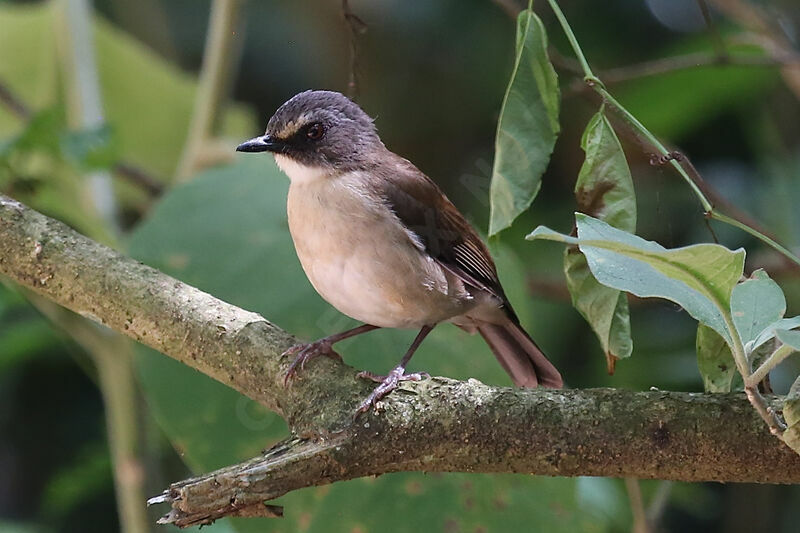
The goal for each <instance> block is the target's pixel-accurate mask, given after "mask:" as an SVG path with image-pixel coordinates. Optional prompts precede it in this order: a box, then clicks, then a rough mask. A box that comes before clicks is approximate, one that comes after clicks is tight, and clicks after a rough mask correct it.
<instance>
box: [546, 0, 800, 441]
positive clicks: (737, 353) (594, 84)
mask: <svg viewBox="0 0 800 533" xmlns="http://www.w3.org/2000/svg"><path fill="white" fill-rule="evenodd" d="M547 3H548V4H550V8H551V9H552V10H553V12H554V13H555V16H556V18H557V19H558V22H559V24H561V29H562V30H563V31H564V34H565V35H566V37H567V40H568V41H569V43H570V46H571V47H572V50H573V52H574V53H575V56H576V57H577V58H578V62H579V63H580V65H581V69H582V70H583V75H584V76H583V80H584V82H586V84H587V85H588V86H589V87H590V88H592V89H593V90H594V91H595V92H597V93H598V94H599V95H600V96H601V97H602V98H603V100H604V101H605V102H608V104H609V105H611V106H612V107H613V108H615V109H616V110H617V112H619V113H620V114H621V115H622V116H623V118H624V119H625V120H626V121H627V122H628V123H629V124H630V125H631V126H633V128H634V129H635V130H636V131H637V132H638V133H639V134H640V135H641V136H642V137H644V138H645V139H646V140H647V141H649V142H650V143H651V144H652V146H653V147H654V148H655V149H656V150H657V151H658V152H660V153H661V155H663V156H669V155H670V152H669V151H668V150H667V149H666V147H665V146H664V145H663V144H662V143H661V141H659V140H658V139H657V138H656V136H655V135H653V134H652V133H651V132H650V130H648V129H647V128H646V127H645V125H644V124H642V123H641V122H640V121H639V120H638V119H637V118H636V117H635V116H633V114H632V113H631V112H630V111H628V110H627V109H625V107H624V106H623V105H622V104H620V103H619V102H618V101H617V100H616V99H615V98H614V97H613V96H612V95H611V93H609V92H608V90H607V89H606V88H605V85H603V82H602V81H601V80H600V79H599V78H598V77H597V76H595V74H594V72H592V68H591V67H590V66H589V62H588V61H587V60H586V56H585V55H583V50H581V46H580V44H578V39H577V38H576V37H575V34H574V33H573V32H572V28H571V27H570V25H569V23H568V22H567V19H566V17H565V16H564V13H563V12H562V11H561V8H560V7H559V5H558V2H557V0H547ZM668 159H669V163H670V164H671V165H672V166H673V167H674V168H675V170H677V171H678V173H679V174H680V176H681V177H682V178H683V179H684V181H686V183H687V184H688V185H689V187H690V188H691V189H692V191H693V192H694V194H695V196H697V199H698V200H699V201H700V204H701V205H702V206H703V209H704V210H705V214H706V217H708V218H712V219H714V220H718V221H720V222H723V223H725V224H729V225H731V226H734V227H736V228H739V229H741V230H743V231H745V232H747V233H749V234H750V235H753V236H754V237H756V238H758V239H759V240H761V241H762V242H764V243H765V244H767V245H769V246H770V247H771V248H773V249H774V250H776V251H778V252H780V253H781V254H782V255H784V256H785V257H786V258H788V259H790V260H791V261H793V262H794V263H796V264H797V265H800V259H798V258H797V257H796V256H795V255H794V254H793V253H791V252H790V251H789V250H787V249H786V248H785V247H783V246H781V245H780V244H778V243H777V242H775V241H774V240H773V239H771V238H769V237H767V236H766V235H764V234H763V233H761V232H760V231H758V230H756V229H754V228H751V227H750V226H748V225H747V224H744V223H742V222H740V221H738V220H736V219H734V218H731V217H729V216H727V215H724V214H722V213H719V212H717V211H715V210H714V206H713V205H712V204H711V202H710V201H709V200H708V198H706V196H705V194H703V191H702V190H700V187H699V186H698V183H697V181H696V180H694V179H692V177H691V176H690V175H689V173H688V172H686V170H685V169H684V168H683V166H681V165H680V163H679V162H678V161H676V160H675V158H673V157H669V158H668ZM723 316H724V319H725V324H726V326H727V328H728V331H729V333H730V335H731V342H730V347H731V352H732V354H733V360H734V362H735V363H736V368H737V369H738V370H739V373H740V374H741V375H742V379H744V380H745V383H749V382H750V381H749V380H750V379H751V378H752V376H751V374H752V372H751V369H750V364H749V363H748V361H747V355H746V354H745V350H744V345H743V344H742V340H741V338H740V337H739V333H738V331H737V330H736V326H735V325H734V323H733V320H732V319H731V317H730V315H729V313H723ZM745 392H746V394H747V399H748V400H749V401H750V403H751V404H752V405H753V407H754V408H755V410H756V412H758V414H759V415H760V416H761V418H762V419H764V421H765V422H766V423H767V425H768V426H769V429H770V431H771V432H772V434H773V435H776V436H777V437H778V438H781V436H782V434H783V431H784V429H785V426H784V424H783V423H782V422H781V420H780V419H779V418H778V417H777V415H776V414H775V412H774V411H772V410H770V409H768V408H767V406H766V400H765V399H764V397H763V396H762V395H761V394H760V393H759V392H758V389H757V388H756V387H754V386H746V387H745Z"/></svg>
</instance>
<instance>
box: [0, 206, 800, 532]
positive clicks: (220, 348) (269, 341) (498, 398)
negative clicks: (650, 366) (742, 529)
mask: <svg viewBox="0 0 800 533" xmlns="http://www.w3.org/2000/svg"><path fill="white" fill-rule="evenodd" d="M0 273H2V274H4V275H5V276H8V278H10V279H11V280H13V281H14V282H16V283H18V284H20V285H23V286H25V287H27V288H29V289H31V290H33V291H35V292H37V293H39V294H40V295H42V296H44V297H46V298H48V299H51V300H53V301H55V302H57V303H59V304H61V305H62V306H64V307H67V308H69V309H71V310H73V311H75V312H77V313H80V314H82V315H84V316H87V317H89V318H92V319H94V320H96V321H98V322H101V323H103V324H105V325H107V326H108V327H110V328H112V329H114V330H116V331H119V332H121V333H124V334H125V335H128V336H129V337H132V338H134V339H136V340H138V341H140V342H142V343H143V344H146V345H148V346H150V347H152V348H155V349H157V350H159V351H161V352H163V353H164V354H166V355H169V356H170V357H173V358H175V359H177V360H179V361H182V362H184V363H185V364H187V365H189V366H191V367H193V368H195V369H197V370H199V371H201V372H203V373H205V374H207V375H209V376H211V377H213V378H215V379H217V380H219V381H221V382H222V383H225V384H227V385H229V386H231V387H233V388H234V389H236V390H238V391H239V392H241V393H242V394H244V395H246V396H248V397H250V398H252V399H254V400H256V401H258V402H260V403H261V404H263V405H265V406H266V407H268V408H269V409H272V410H273V411H275V412H277V413H279V414H280V415H281V416H283V417H284V418H285V419H286V420H287V422H288V423H289V426H290V427H291V429H292V432H293V436H292V438H291V439H290V440H288V441H286V442H285V443H283V444H282V445H281V446H280V447H279V448H274V449H273V450H271V451H269V452H267V453H266V454H265V455H263V456H259V457H256V458H254V459H252V460H250V461H248V462H246V463H243V464H241V465H235V466H231V467H228V468H226V469H223V470H220V471H217V472H214V473H212V474H208V475H205V476H201V477H199V478H195V479H191V480H187V481H183V482H180V483H176V484H174V485H173V486H172V487H170V488H169V489H168V490H167V491H165V493H164V494H163V495H162V496H160V497H157V498H155V499H154V500H153V501H154V502H169V503H171V504H172V507H173V509H172V512H171V513H170V514H169V515H168V516H167V517H165V520H166V521H169V522H174V523H176V524H179V525H182V526H187V525H195V524H201V523H206V522H208V521H210V520H214V519H216V518H220V517H222V516H231V515H236V516H245V515H246V516H265V515H275V514H276V513H277V510H276V509H275V508H272V507H266V506H264V505H263V502H264V501H265V500H269V499H272V498H275V497H277V496H279V495H281V494H285V493H286V492H289V491H292V490H295V489H297V488H301V487H307V486H312V485H321V484H326V483H331V482H334V481H338V480H345V479H352V478H355V477H360V476H366V475H378V474H383V473H388V472H397V471H411V470H422V471H437V472H456V471H457V472H518V473H527V474H540V475H552V476H577V475H593V476H615V477H637V478H660V479H675V480H683V481H742V482H763V483H797V482H800V457H798V456H797V454H795V453H794V452H792V451H791V450H790V449H788V448H787V447H785V446H783V445H782V444H781V443H780V442H777V441H776V440H775V439H773V438H771V436H770V434H769V432H768V430H767V429H766V428H765V427H764V426H763V424H762V423H761V420H760V419H759V418H758V415H757V414H756V413H754V412H753V410H752V409H751V408H750V406H749V404H748V402H747V399H746V398H745V396H744V394H741V393H735V394H726V395H708V394H689V393H674V392H663V391H647V392H629V391H622V390H609V389H597V390H562V391H552V390H527V389H513V388H505V387H491V386H487V385H484V384H482V383H480V382H479V381H476V380H469V381H466V382H459V381H454V380H450V379H445V378H432V379H428V380H424V381H421V382H417V383H407V384H403V385H402V387H401V388H400V389H399V390H397V391H395V392H394V393H392V394H391V395H390V396H388V397H387V398H386V399H385V400H384V401H382V402H379V408H378V409H377V410H376V411H374V412H371V413H368V414H367V415H365V416H363V417H362V418H360V419H359V420H358V422H357V423H353V422H352V414H353V412H354V409H355V407H356V406H357V405H358V403H359V402H360V401H361V400H363V398H364V396H365V395H366V394H367V393H368V391H369V390H370V388H371V385H370V384H369V383H367V382H365V381H364V380H359V379H357V378H356V372H355V370H353V369H352V368H350V367H348V366H346V365H344V364H341V363H338V362H335V361H333V360H329V359H326V358H322V359H320V360H316V361H314V362H313V363H312V364H309V365H308V366H307V367H306V369H305V370H304V372H303V373H302V375H301V376H300V378H299V379H297V380H295V381H293V382H292V384H291V385H290V386H289V387H284V384H283V375H284V372H285V370H286V368H287V366H288V364H289V361H288V360H286V359H284V358H281V356H280V354H281V353H282V352H283V351H284V350H285V349H286V348H287V347H288V346H290V345H291V344H293V343H294V342H295V339H294V338H293V337H292V336H291V335H289V334H288V333H286V332H284V331H282V330H281V329H279V328H278V327H276V326H274V325H273V324H271V323H270V322H268V321H267V320H265V319H264V318H263V317H261V316H260V315H258V314H255V313H252V312H249V311H245V310H243V309H240V308H238V307H235V306H233V305H230V304H227V303H225V302H223V301H221V300H219V299H217V298H214V297H213V296H211V295H209V294H206V293H204V292H202V291H200V290H198V289H195V288H193V287H190V286H188V285H186V284H184V283H182V282H180V281H178V280H176V279H174V278H171V277H169V276H167V275H165V274H163V273H161V272H158V271H157V270H155V269H153V268H150V267H148V266H146V265H143V264H141V263H139V262H137V261H134V260H132V259H130V258H127V257H125V256H123V255H121V254H119V253H117V252H115V251H114V250H111V249H110V248H107V247H105V246H103V245H101V244H98V243H96V242H94V241H92V240H90V239H88V238H86V237H84V236H82V235H80V234H78V233H76V232H75V231H73V230H71V229H69V228H68V227H67V226H65V225H64V224H62V223H60V222H57V221H55V220H52V219H49V218H47V217H45V216H44V215H41V214H39V213H37V212H36V211H33V210H31V209H29V208H27V207H25V206H24V205H22V204H20V203H19V202H16V201H14V200H12V199H10V198H8V197H4V196H0ZM770 402H771V405H772V407H775V408H778V406H779V404H778V402H777V401H776V400H775V399H774V398H773V399H770Z"/></svg>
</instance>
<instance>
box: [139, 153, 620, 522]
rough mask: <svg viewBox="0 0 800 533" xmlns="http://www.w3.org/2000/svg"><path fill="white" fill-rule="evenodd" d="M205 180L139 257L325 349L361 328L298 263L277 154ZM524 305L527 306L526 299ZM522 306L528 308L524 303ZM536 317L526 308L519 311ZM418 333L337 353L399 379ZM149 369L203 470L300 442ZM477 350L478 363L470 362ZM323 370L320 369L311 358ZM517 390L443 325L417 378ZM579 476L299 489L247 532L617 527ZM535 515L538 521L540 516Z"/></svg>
mask: <svg viewBox="0 0 800 533" xmlns="http://www.w3.org/2000/svg"><path fill="white" fill-rule="evenodd" d="M236 161H237V162H236V164H234V165H231V166H227V167H220V168H216V169H213V170H210V171H208V172H204V173H202V174H201V175H198V176H197V177H195V178H194V179H192V180H191V181H190V182H188V183H186V184H184V185H181V186H179V187H176V188H175V189H172V190H170V191H169V192H167V193H166V194H165V196H164V197H163V198H162V199H161V200H160V201H159V202H158V203H157V204H156V205H155V206H154V208H153V210H152V211H151V213H150V214H149V216H148V219H147V220H146V221H145V222H144V223H143V224H142V225H141V226H139V227H138V228H137V229H136V230H135V232H134V234H133V235H132V238H131V243H130V249H131V253H132V254H133V256H134V257H136V258H137V259H139V260H142V261H144V262H146V263H148V264H150V265H152V266H154V267H156V268H159V269H161V270H164V271H166V272H167V273H169V274H171V275H173V276H176V277H177V278H179V279H181V280H183V281H186V282H188V283H191V284H192V285H195V286H197V287H199V288H200V289H202V290H204V291H207V292H209V293H211V294H214V295H215V296H217V297H220V298H222V299H224V300H226V301H228V302H231V303H233V304H235V305H238V306H241V307H244V308H246V309H249V310H252V311H255V312H259V313H261V314H263V315H264V316H265V317H267V318H268V319H269V320H271V321H273V322H275V323H276V324H278V325H279V326H281V327H283V328H285V329H287V330H288V331H290V332H292V333H294V334H296V335H298V336H299V337H301V338H304V339H308V340H313V339H315V338H319V337H321V336H323V335H327V334H330V333H334V332H336V331H341V330H344V329H346V328H348V327H351V325H352V324H353V321H352V320H350V319H348V318H346V317H343V316H342V315H341V314H339V313H338V312H337V311H335V310H334V309H333V308H331V307H330V306H329V305H327V304H326V303H325V302H323V301H322V299H321V298H320V297H319V296H318V295H317V294H316V292H315V291H314V289H313V288H312V287H311V285H310V284H309V282H308V280H307V279H306V277H305V274H304V273H303V271H302V268H301V267H300V264H299V262H298V260H297V258H296V256H295V251H294V247H293V245H292V241H291V237H290V235H289V231H288V228H287V226H286V208H285V202H286V193H287V189H288V180H287V179H286V178H285V177H284V176H283V175H282V174H281V173H280V172H279V171H278V169H277V168H276V167H275V165H274V163H273V162H272V158H271V157H260V156H257V155H245V156H242V157H241V158H239V159H237V160H236ZM509 253H510V250H502V253H501V254H499V255H498V256H496V258H497V260H498V269H499V270H500V272H501V274H502V276H503V281H504V285H505V288H506V290H507V291H508V293H509V295H510V296H511V297H512V299H513V298H514V297H515V295H524V294H525V290H524V287H525V275H524V270H523V268H522V266H521V265H519V264H518V263H519V262H518V260H515V258H513V257H511V258H509V257H508V256H509ZM520 303H524V302H520ZM515 305H516V304H515ZM518 311H520V315H521V317H522V319H523V321H524V320H525V319H526V318H530V317H526V316H525V315H526V313H525V305H520V308H519V309H518ZM413 337H414V332H413V331H398V330H385V331H384V330H379V331H375V332H373V333H370V334H368V335H364V336H362V337H357V338H354V339H352V340H348V341H346V342H343V343H341V344H340V345H337V350H339V353H341V354H342V356H343V357H344V359H345V361H346V362H347V363H348V364H350V365H352V366H354V367H356V368H360V369H366V370H370V371H373V372H379V373H384V374H385V373H386V372H387V371H388V370H389V369H390V368H392V367H393V366H394V365H396V364H397V362H398V361H399V359H400V358H401V357H402V355H403V351H404V350H405V347H406V346H408V344H410V342H411V340H412V339H413ZM142 352H143V353H140V354H139V356H138V357H137V359H138V361H137V370H138V372H139V377H140V382H141V385H142V389H143V391H144V394H145V395H146V397H147V402H148V406H149V407H150V408H151V410H152V411H153V413H154V414H155V415H156V418H157V420H158V422H159V425H160V426H161V427H162V428H163V429H164V431H165V433H166V434H167V436H168V437H169V439H170V441H171V442H172V443H173V445H174V446H175V448H176V449H177V450H178V451H179V452H180V454H181V457H182V458H183V459H184V460H185V461H186V462H187V464H188V465H189V466H190V467H191V468H192V470H194V471H195V472H197V473H199V472H207V471H209V470H211V469H213V468H217V467H220V466H223V465H225V464H231V463H234V462H238V461H241V460H244V459H247V458H249V457H251V456H253V455H255V454H257V453H258V451H259V450H261V449H263V448H265V447H269V446H270V445H271V444H272V443H274V442H275V441H277V440H279V439H282V438H284V437H286V436H287V435H288V430H287V428H286V425H285V423H284V422H283V420H282V419H280V417H278V416H277V415H275V414H273V413H270V412H266V411H265V410H263V409H262V408H260V407H259V406H258V405H256V404H255V403H254V402H252V401H250V400H248V399H247V398H245V397H243V396H241V395H239V394H237V393H236V392H235V391H233V390H231V389H228V388H227V387H225V386H223V385H221V384H220V383H217V382H215V381H213V380H211V379H210V378H208V377H207V376H205V375H203V374H201V373H199V372H196V371H194V370H192V369H190V368H188V367H186V366H184V365H182V364H180V363H178V362H176V361H174V360H172V359H170V358H168V357H165V356H163V355H161V354H158V353H156V352H152V351H149V350H142ZM464 353H470V354H473V355H474V357H471V358H470V359H469V361H467V360H465V359H464V357H463V354H464ZM310 364H312V365H313V364H314V362H311V363H310ZM418 369H419V370H425V371H428V372H430V373H431V374H434V375H437V374H438V375H447V376H453V377H457V378H467V377H476V378H479V379H481V380H485V381H486V382H489V383H503V384H507V383H510V380H509V378H508V377H507V376H506V375H505V373H504V372H503V370H502V368H501V367H500V365H499V364H497V362H496V360H495V358H494V357H493V356H492V354H491V352H490V351H489V349H488V347H487V346H486V345H485V343H484V342H483V340H482V339H481V338H480V337H479V336H477V335H476V336H470V335H468V334H466V333H464V332H462V331H461V330H459V329H458V328H455V327H453V326H451V325H442V326H440V327H437V328H436V329H435V330H434V332H433V333H431V335H430V336H429V338H428V339H426V340H425V342H424V343H423V344H422V346H421V347H420V349H419V351H418V353H417V354H415V356H414V359H413V360H412V361H411V365H410V368H409V370H411V371H416V370H418ZM575 483H576V482H575V480H574V479H555V478H553V479H551V478H544V477H533V476H491V475H486V476H484V475H481V476H472V475H427V476H426V475H424V474H420V473H404V474H394V475H387V476H381V477H380V478H378V479H359V480H353V481H349V482H346V483H335V484H333V485H331V486H326V487H320V488H310V489H304V490H301V491H296V492H292V493H291V494H288V495H286V496H284V497H282V498H280V499H279V500H277V501H276V502H275V503H276V504H279V505H284V506H285V512H286V515H285V518H284V519H283V520H266V521H264V520H258V519H247V520H241V521H240V520H235V521H232V522H231V523H232V524H233V525H234V526H235V528H236V529H237V530H239V531H253V532H256V531H257V532H266V531H278V530H279V531H309V532H326V533H337V532H350V531H354V530H357V528H360V530H361V531H378V530H380V529H381V527H383V528H385V524H386V522H385V520H386V517H389V516H403V517H408V521H407V522H406V521H405V519H404V521H403V523H398V524H396V525H393V526H392V529H393V531H394V530H396V531H415V530H416V531H418V530H429V529H437V530H442V531H443V530H446V528H447V527H452V526H447V524H450V523H454V524H458V525H460V526H461V527H462V528H463V530H464V531H473V530H475V529H476V528H478V527H479V526H481V525H484V526H485V527H484V529H486V528H488V525H489V524H491V528H490V529H493V528H496V529H498V530H503V531H514V530H524V529H526V527H527V526H529V525H530V524H531V522H533V523H534V525H535V526H536V529H541V530H547V531H554V532H559V531H563V532H570V531H605V530H607V526H606V524H607V520H606V519H605V518H603V517H599V518H598V517H596V516H594V515H592V513H590V512H586V511H584V510H582V509H580V508H579V506H578V504H577V502H576V501H575ZM532 517H533V518H532Z"/></svg>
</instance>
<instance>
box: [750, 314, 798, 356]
mask: <svg viewBox="0 0 800 533" xmlns="http://www.w3.org/2000/svg"><path fill="white" fill-rule="evenodd" d="M795 328H800V316H796V317H794V318H781V319H780V320H776V321H775V322H773V323H772V324H770V325H769V326H767V327H766V328H764V329H763V330H762V331H761V333H759V334H758V336H757V337H756V338H755V339H754V340H753V342H752V344H751V345H750V346H749V347H748V351H749V352H752V351H754V350H756V349H757V348H758V347H759V346H761V345H763V344H764V343H765V342H767V341H769V340H770V339H773V338H774V337H775V332H776V331H777V330H779V329H786V330H789V329H795Z"/></svg>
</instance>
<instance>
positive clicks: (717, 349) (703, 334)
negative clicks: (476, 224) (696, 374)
mask: <svg viewBox="0 0 800 533" xmlns="http://www.w3.org/2000/svg"><path fill="white" fill-rule="evenodd" d="M696 349H697V368H698V370H700V375H701V376H702V377H703V386H704V388H705V390H706V392H730V391H731V384H732V383H733V377H734V376H735V375H736V363H735V362H734V361H733V354H732V353H731V348H730V346H728V343H727V342H725V339H723V338H722V337H720V335H719V333H717V332H716V331H714V330H713V329H711V328H710V327H708V326H706V325H705V324H702V323H701V324H698V325H697V342H696Z"/></svg>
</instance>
